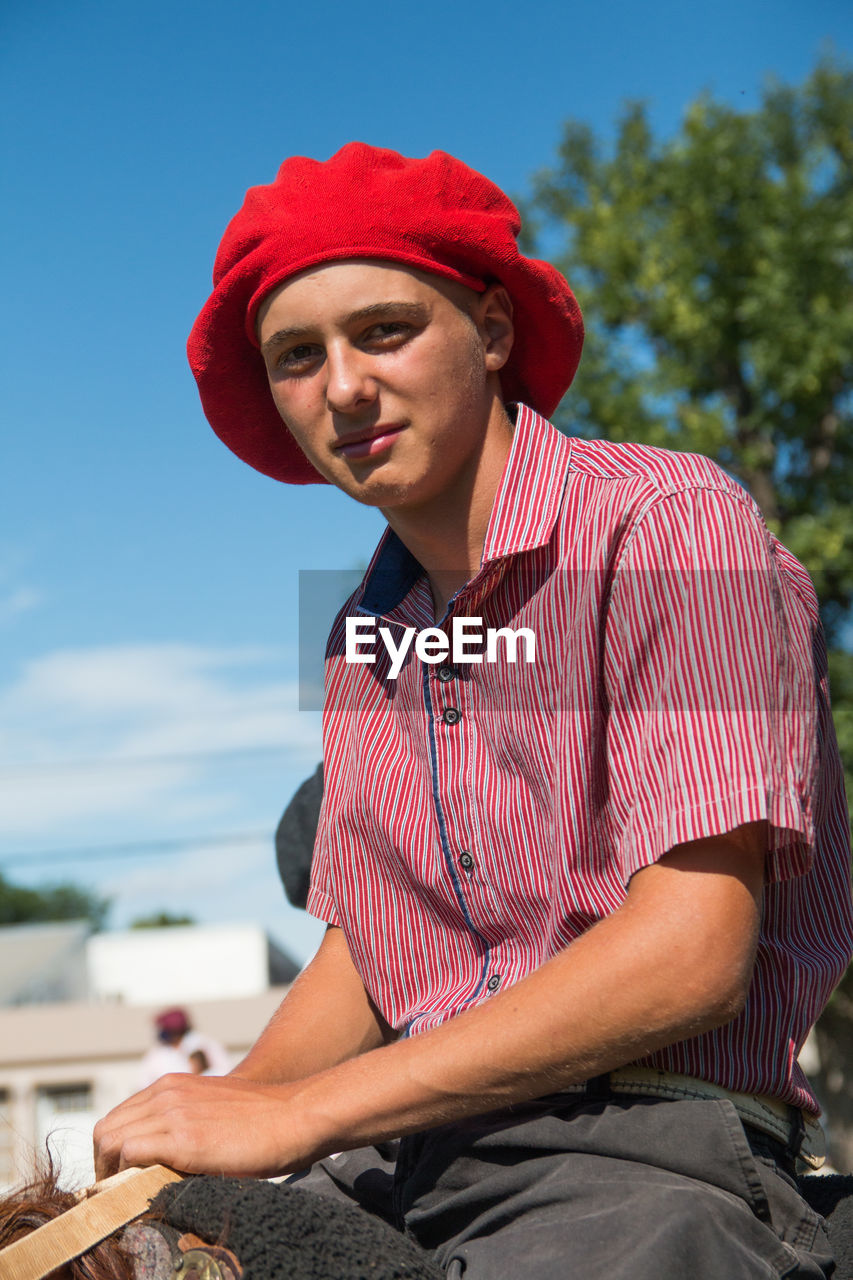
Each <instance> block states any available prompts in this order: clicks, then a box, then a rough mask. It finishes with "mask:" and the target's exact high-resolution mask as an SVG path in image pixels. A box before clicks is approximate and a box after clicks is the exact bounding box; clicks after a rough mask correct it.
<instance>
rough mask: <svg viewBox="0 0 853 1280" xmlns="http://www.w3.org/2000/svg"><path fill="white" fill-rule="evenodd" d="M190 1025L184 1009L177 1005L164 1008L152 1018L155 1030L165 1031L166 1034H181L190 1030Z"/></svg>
mask: <svg viewBox="0 0 853 1280" xmlns="http://www.w3.org/2000/svg"><path fill="white" fill-rule="evenodd" d="M191 1025H192V1024H191V1023H190V1020H189V1017H188V1016H187V1012H186V1010H185V1009H181V1008H180V1007H179V1006H177V1005H175V1006H174V1007H173V1008H171V1009H164V1010H163V1011H162V1013H158V1014H157V1017H156V1018H155V1019H154V1026H155V1027H156V1028H157V1030H158V1031H161V1032H165V1033H166V1034H167V1035H183V1034H184V1032H186V1031H189V1030H190V1028H191Z"/></svg>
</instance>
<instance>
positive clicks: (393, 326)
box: [366, 320, 412, 342]
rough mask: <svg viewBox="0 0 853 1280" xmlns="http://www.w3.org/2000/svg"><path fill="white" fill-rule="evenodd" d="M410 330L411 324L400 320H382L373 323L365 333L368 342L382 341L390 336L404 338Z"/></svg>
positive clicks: (390, 337)
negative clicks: (379, 322) (380, 322)
mask: <svg viewBox="0 0 853 1280" xmlns="http://www.w3.org/2000/svg"><path fill="white" fill-rule="evenodd" d="M411 331H412V326H411V325H410V324H406V323H405V322H404V321H402V320H384V321H383V322H382V324H374V325H372V326H371V327H370V329H369V330H368V332H367V334H366V338H367V341H368V342H383V341H385V340H387V339H392V338H404V337H408V335H409V334H410V333H411Z"/></svg>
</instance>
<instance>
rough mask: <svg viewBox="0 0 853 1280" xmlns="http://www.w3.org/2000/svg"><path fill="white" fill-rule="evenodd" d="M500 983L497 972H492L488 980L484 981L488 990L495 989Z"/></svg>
mask: <svg viewBox="0 0 853 1280" xmlns="http://www.w3.org/2000/svg"><path fill="white" fill-rule="evenodd" d="M500 985H501V979H500V974H498V973H493V974H492V976H491V978H489V981H488V982H487V983H486V986H487V987H488V988H489V990H490V991H497V989H498V987H499V986H500Z"/></svg>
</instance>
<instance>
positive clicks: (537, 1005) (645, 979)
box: [95, 823, 766, 1177]
mask: <svg viewBox="0 0 853 1280" xmlns="http://www.w3.org/2000/svg"><path fill="white" fill-rule="evenodd" d="M765 845H766V829H765V825H764V824H763V823H756V824H752V825H750V826H748V827H743V828H740V829H739V830H738V831H735V832H732V833H730V834H729V835H727V836H724V837H715V838H711V839H708V840H701V841H696V842H693V843H691V844H687V845H682V846H679V847H678V848H677V849H674V850H672V851H671V852H670V853H668V854H667V855H666V856H665V857H664V858H662V859H661V861H660V862H659V863H656V864H655V865H653V866H650V867H646V868H644V869H643V870H641V871H639V872H637V873H636V874H635V875H634V877H633V878H632V880H631V883H630V885H629V889H628V894H627V898H626V901H625V903H624V904H623V905H622V907H620V909H619V910H618V911H616V912H614V913H613V915H611V916H608V917H607V918H606V919H604V920H602V921H600V922H599V923H598V924H597V925H595V926H594V927H593V928H591V929H590V930H589V931H588V932H587V933H585V934H584V935H583V936H582V937H581V938H579V939H578V940H577V941H576V942H574V943H572V944H571V945H570V946H569V947H567V948H566V950H565V951H563V952H561V953H560V954H559V955H557V956H555V957H554V958H553V959H551V960H549V961H548V962H547V963H546V964H544V965H542V967H541V968H540V969H538V970H536V972H535V973H532V974H530V975H529V976H528V977H527V978H525V979H523V980H522V981H521V982H519V983H518V984H517V985H516V986H514V987H511V988H508V989H507V990H505V991H503V992H500V993H499V994H498V995H496V996H492V997H490V998H489V999H488V1000H486V1001H484V1002H483V1003H482V1004H480V1005H478V1006H477V1007H476V1008H474V1009H471V1010H469V1011H468V1012H466V1013H464V1014H461V1015H460V1016H459V1017H458V1018H455V1019H453V1020H452V1021H450V1022H448V1023H446V1024H444V1025H443V1026H441V1027H438V1028H437V1029H435V1030H434V1031H430V1032H427V1033H425V1034H423V1035H420V1036H415V1037H412V1038H411V1039H406V1040H401V1041H399V1042H397V1043H395V1044H389V1045H385V1046H384V1047H381V1048H375V1049H372V1050H370V1051H369V1052H366V1053H363V1054H362V1055H360V1056H358V1057H354V1058H349V1059H348V1060H347V1061H343V1062H340V1063H339V1064H337V1065H335V1066H331V1067H328V1068H327V1069H323V1070H320V1071H319V1072H317V1073H316V1074H311V1075H309V1076H307V1078H303V1079H300V1080H297V1081H295V1082H291V1083H286V1084H268V1083H262V1084H258V1083H254V1082H250V1081H248V1080H243V1079H239V1078H236V1079H235V1078H233V1077H230V1076H229V1077H224V1078H221V1079H217V1078H215V1077H207V1078H205V1077H184V1076H168V1077H165V1079H164V1080H163V1081H160V1082H158V1084H156V1085H154V1086H152V1088H151V1089H148V1090H146V1091H145V1092H144V1093H142V1094H137V1095H136V1097H135V1098H132V1099H130V1100H129V1101H128V1102H126V1103H123V1104H122V1106H120V1107H118V1108H116V1110H115V1111H113V1112H111V1113H110V1114H109V1115H108V1116H107V1117H105V1119H104V1120H102V1121H101V1122H100V1123H99V1125H98V1126H97V1128H96V1130H95V1140H96V1151H97V1170H98V1173H99V1176H101V1177H103V1176H105V1175H106V1174H108V1173H111V1172H114V1171H115V1170H116V1169H118V1168H124V1167H126V1166H128V1165H133V1164H150V1163H153V1162H155V1161H161V1162H162V1163H164V1164H170V1165H173V1166H175V1167H176V1168H179V1169H184V1170H187V1171H189V1172H211V1173H232V1174H255V1175H260V1176H269V1175H271V1174H275V1173H282V1172H286V1171H289V1170H294V1169H300V1168H304V1167H305V1166H306V1165H308V1164H310V1163H311V1162H312V1161H314V1160H315V1159H318V1158H320V1157H322V1156H324V1155H327V1154H329V1153H330V1152H332V1151H338V1150H345V1149H349V1148H352V1147H357V1146H361V1145H364V1144H366V1143H369V1142H377V1141H381V1140H383V1139H386V1138H390V1137H396V1136H400V1135H402V1134H406V1133H412V1132H415V1131H417V1130H419V1129H423V1128H428V1127H430V1126H432V1125H436V1124H441V1123H445V1122H448V1121H451V1120H455V1119H461V1118H462V1117H464V1116H468V1115H476V1114H479V1113H482V1112H485V1111H489V1110H492V1109H493V1108H496V1107H500V1106H506V1105H508V1104H510V1103H513V1102H520V1101H523V1100H526V1099H529V1098H536V1097H540V1096H542V1095H544V1094H548V1093H552V1092H555V1091H558V1090H559V1089H561V1088H563V1087H565V1086H566V1085H569V1084H575V1083H579V1082H581V1081H583V1080H586V1079H588V1078H590V1077H591V1076H596V1075H599V1074H601V1073H602V1072H604V1071H608V1070H612V1069H613V1068H615V1067H617V1066H621V1065H623V1064H624V1063H626V1062H630V1061H632V1060H633V1059H635V1058H638V1057H641V1056H644V1055H645V1054H647V1053H650V1052H652V1051H654V1050H656V1049H659V1048H661V1047H662V1046H664V1045H667V1044H671V1043H674V1042H675V1041H678V1040H682V1039H684V1038H686V1037H689V1036H694V1035H697V1034H699V1033H701V1032H702V1031H706V1030H709V1029H710V1028H712V1027H714V1026H719V1025H722V1024H723V1023H725V1022H728V1021H729V1020H730V1019H731V1018H733V1017H734V1016H735V1015H736V1014H737V1013H738V1012H739V1010H740V1009H741V1008H742V1006H743V1003H744V1001H745V999H746V995H747V991H748V989H749V984H750V980H751V975H752V968H753V964H754V959H755V947H756V942H757V937H758V924H759V918H760V906H759V904H760V897H761V890H762V884H763V867H764V851H765ZM273 1025H275V1024H273ZM279 1029H280V1028H279ZM271 1032H272V1027H271V1028H270V1029H269V1031H268V1033H267V1035H268V1036H269V1035H270V1033H271ZM275 1034H276V1035H277V1034H278V1033H275ZM282 1049H283V1050H284V1046H282ZM252 1057H253V1055H250V1059H251V1058H252ZM274 1058H275V1041H274V1040H272V1039H270V1040H268V1043H267V1046H266V1048H265V1049H264V1051H263V1058H262V1059H261V1060H260V1061H262V1062H263V1063H264V1064H269V1063H270V1062H272V1061H274ZM247 1061H249V1060H247ZM264 1069H265V1070H266V1067H265V1068H264ZM262 1074H263V1072H262Z"/></svg>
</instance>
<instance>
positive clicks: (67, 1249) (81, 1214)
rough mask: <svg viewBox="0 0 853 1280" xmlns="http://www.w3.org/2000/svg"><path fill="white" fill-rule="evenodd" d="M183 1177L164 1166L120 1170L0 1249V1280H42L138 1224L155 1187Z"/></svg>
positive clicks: (152, 1197) (156, 1190)
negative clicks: (50, 1218)
mask: <svg viewBox="0 0 853 1280" xmlns="http://www.w3.org/2000/svg"><path fill="white" fill-rule="evenodd" d="M183 1176H184V1175H183V1174H182V1173H176V1172H175V1170H174V1169H167V1168H166V1166H165V1165H162V1164H153V1165H151V1166H150V1167H149V1168H147V1169H124V1170H123V1171H122V1172H121V1173H117V1174H115V1175H114V1176H113V1177H112V1178H105V1179H104V1180H103V1182H96V1183H95V1185H94V1186H93V1187H89V1188H87V1190H86V1191H84V1192H83V1193H82V1198H81V1199H80V1200H79V1201H78V1203H77V1204H75V1205H74V1207H73V1209H68V1210H67V1212H66V1213H61V1214H60V1215H59V1217H58V1218H53V1219H52V1220H51V1221H50V1222H45V1223H44V1225H43V1226H41V1227H37V1228H36V1230H35V1231H31V1232H30V1233H29V1235H26V1236H22V1237H21V1239H20V1240H16V1241H15V1242H14V1244H10V1245H7V1246H6V1248H5V1249H0V1280H44V1277H45V1276H49V1275H50V1273H51V1272H52V1271H55V1270H56V1269H57V1268H58V1267H61V1266H63V1265H64V1263H66V1262H70V1261H71V1260H72V1258H77V1257H79V1256H80V1254H81V1253H85V1252H86V1250H87V1249H91V1248H92V1247H93V1246H94V1245H96V1244H99V1243H100V1241H101V1240H105V1239H106V1237H107V1236H109V1235H112V1233H113V1232H114V1231H117V1230H118V1228H119V1227H123V1226H125V1224H126V1223H128V1222H132V1221H133V1219H134V1218H138V1217H139V1215H140V1214H141V1213H144V1212H145V1210H146V1209H147V1208H148V1206H149V1204H150V1203H151V1201H152V1200H153V1199H154V1197H155V1196H156V1194H157V1192H158V1191H159V1190H160V1188H161V1187H165V1186H166V1185H167V1183H169V1182H178V1181H180V1179H181V1178H182V1177H183Z"/></svg>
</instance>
